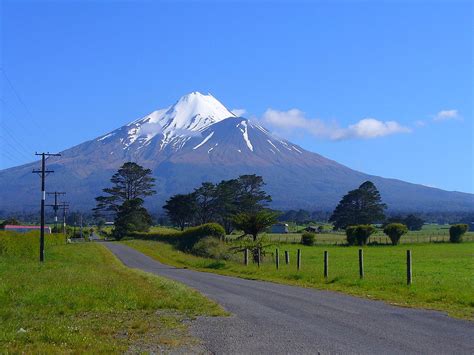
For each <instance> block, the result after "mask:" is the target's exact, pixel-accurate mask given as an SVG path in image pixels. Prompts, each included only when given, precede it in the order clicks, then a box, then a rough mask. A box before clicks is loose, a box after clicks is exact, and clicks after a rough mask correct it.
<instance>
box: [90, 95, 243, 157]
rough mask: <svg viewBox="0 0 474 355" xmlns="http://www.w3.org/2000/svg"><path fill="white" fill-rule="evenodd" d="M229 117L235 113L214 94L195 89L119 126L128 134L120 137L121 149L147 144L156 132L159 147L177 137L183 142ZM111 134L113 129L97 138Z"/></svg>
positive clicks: (112, 134) (103, 138)
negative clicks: (172, 103)
mask: <svg viewBox="0 0 474 355" xmlns="http://www.w3.org/2000/svg"><path fill="white" fill-rule="evenodd" d="M229 117H235V115H234V114H233V113H232V112H230V111H229V110H228V109H227V108H226V107H225V106H224V105H223V104H222V103H220V102H219V101H218V100H217V99H216V98H215V97H214V96H212V95H211V94H207V95H203V94H201V93H200V92H197V91H195V92H192V93H190V94H187V95H185V96H183V97H181V98H180V99H179V100H178V101H177V102H176V103H175V104H174V105H172V106H170V107H168V108H165V109H160V110H157V111H154V112H152V113H150V114H148V115H146V116H145V117H143V118H140V119H138V120H136V121H133V122H131V123H129V124H128V125H127V126H125V127H122V128H121V129H120V130H123V129H126V130H127V137H122V140H121V141H122V143H123V144H124V149H126V148H128V147H129V146H130V145H132V144H133V143H135V142H137V143H140V146H144V145H147V144H149V142H150V141H151V140H152V139H153V138H154V137H155V136H158V135H159V136H161V144H160V146H161V148H164V147H165V146H166V145H168V144H169V143H171V142H172V141H176V139H178V140H179V141H181V143H183V144H184V143H185V141H187V140H188V139H189V138H190V137H193V136H196V135H199V134H200V132H202V131H203V130H205V129H206V128H208V127H209V126H210V125H212V124H214V123H216V122H219V121H222V120H224V119H226V118H229ZM114 135H115V131H114V132H111V133H109V134H107V135H105V136H102V137H101V138H99V139H98V140H99V141H101V140H105V139H107V138H109V137H112V136H114ZM175 143H176V142H175Z"/></svg>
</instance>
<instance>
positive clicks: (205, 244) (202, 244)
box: [191, 237, 230, 260]
mask: <svg viewBox="0 0 474 355" xmlns="http://www.w3.org/2000/svg"><path fill="white" fill-rule="evenodd" d="M191 253H193V254H194V255H197V256H202V257H205V258H212V259H218V260H222V259H223V260H227V259H229V258H230V254H229V250H228V249H227V247H226V245H225V243H224V242H223V241H222V240H220V239H217V238H216V237H205V238H203V239H201V240H199V241H198V242H197V243H196V244H194V245H193V247H192V248H191Z"/></svg>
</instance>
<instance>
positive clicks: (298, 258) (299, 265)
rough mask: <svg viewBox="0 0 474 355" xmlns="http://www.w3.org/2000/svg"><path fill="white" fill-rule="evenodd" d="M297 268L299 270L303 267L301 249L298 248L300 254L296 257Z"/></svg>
mask: <svg viewBox="0 0 474 355" xmlns="http://www.w3.org/2000/svg"><path fill="white" fill-rule="evenodd" d="M296 269H297V270H298V271H299V270H300V269H301V249H298V254H297V258H296Z"/></svg>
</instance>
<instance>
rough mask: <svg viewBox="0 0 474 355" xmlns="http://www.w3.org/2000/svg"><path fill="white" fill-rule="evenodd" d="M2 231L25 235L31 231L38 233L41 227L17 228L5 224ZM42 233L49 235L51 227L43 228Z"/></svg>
mask: <svg viewBox="0 0 474 355" xmlns="http://www.w3.org/2000/svg"><path fill="white" fill-rule="evenodd" d="M4 230H6V231H12V232H17V233H27V232H31V231H39V230H41V227H40V226H17V225H13V224H7V225H6V226H5V227H4ZM44 232H45V233H46V234H51V227H48V226H44Z"/></svg>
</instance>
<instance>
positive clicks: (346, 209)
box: [329, 181, 387, 229]
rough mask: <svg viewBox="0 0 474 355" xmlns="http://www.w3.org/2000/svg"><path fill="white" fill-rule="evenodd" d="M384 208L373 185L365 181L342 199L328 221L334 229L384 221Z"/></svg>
mask: <svg viewBox="0 0 474 355" xmlns="http://www.w3.org/2000/svg"><path fill="white" fill-rule="evenodd" d="M385 208H387V206H386V205H385V204H384V203H382V198H381V196H380V193H379V191H378V190H377V188H376V187H375V185H374V184H373V183H372V182H370V181H366V182H364V183H363V184H362V185H360V186H359V188H358V189H355V190H352V191H349V192H348V193H347V194H346V195H345V196H344V197H343V198H342V200H341V201H340V202H339V204H338V205H337V207H336V209H335V210H334V212H333V213H332V216H331V218H330V219H329V221H330V222H333V223H334V228H335V229H339V228H346V227H347V226H349V225H357V224H372V223H376V222H379V221H383V220H384V218H385V214H384V209H385Z"/></svg>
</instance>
